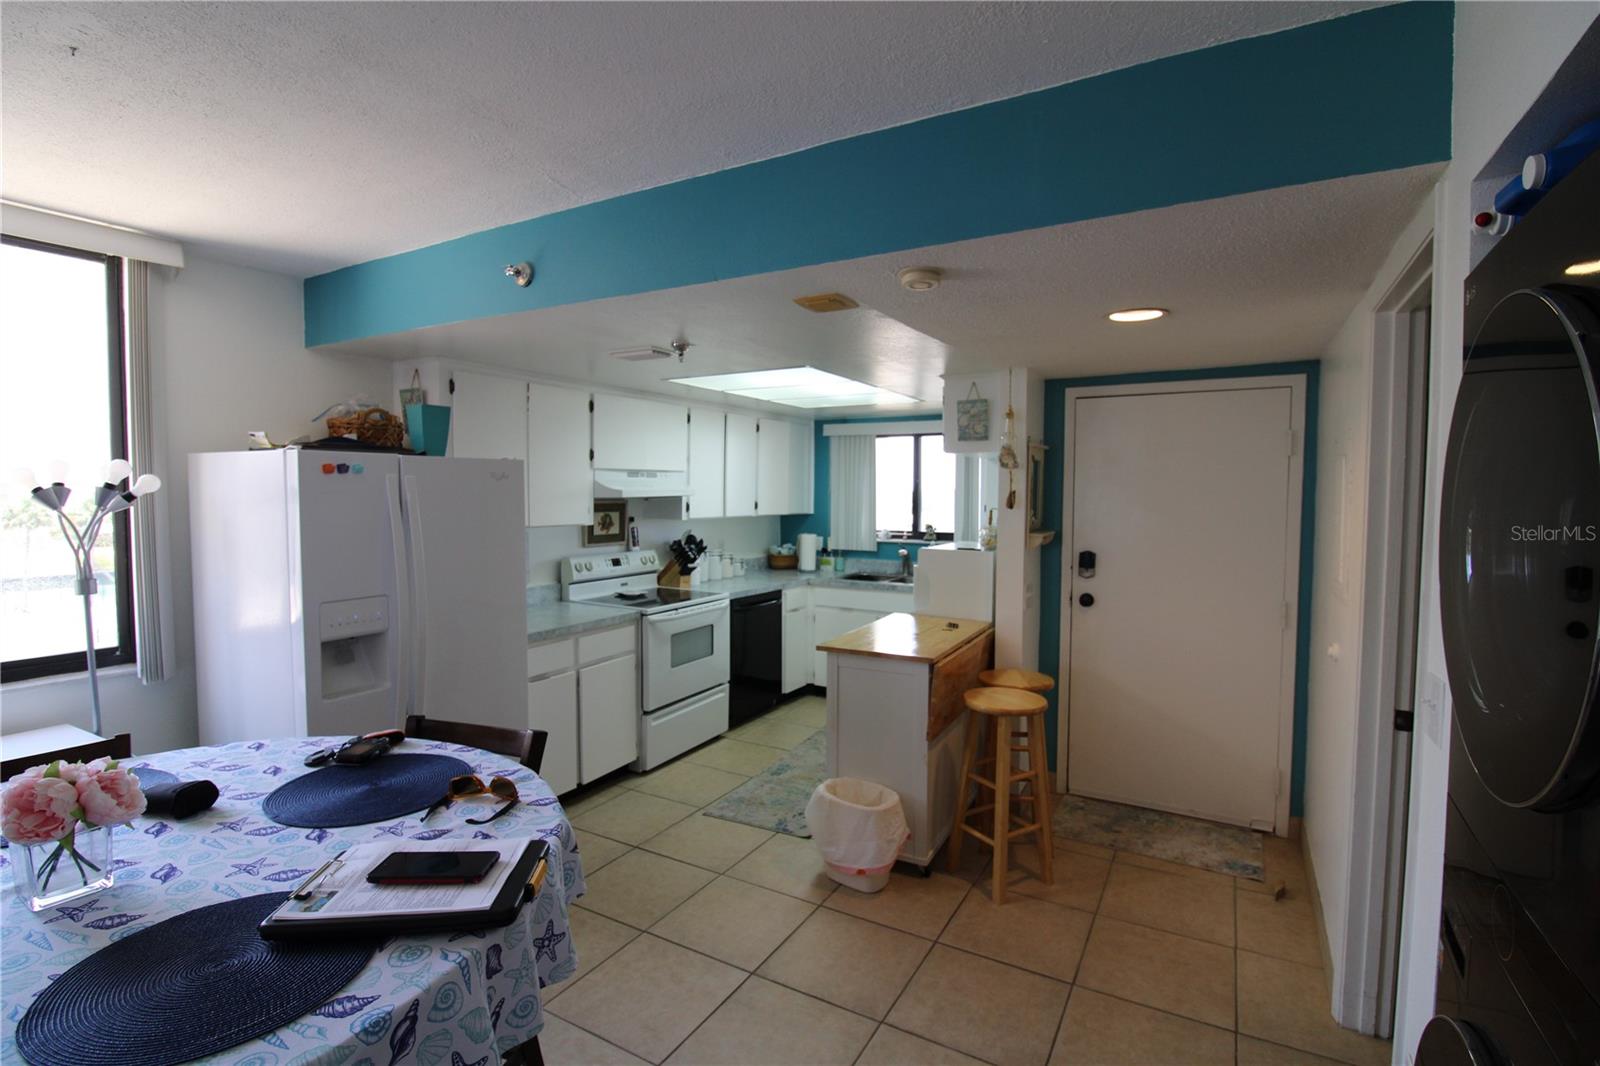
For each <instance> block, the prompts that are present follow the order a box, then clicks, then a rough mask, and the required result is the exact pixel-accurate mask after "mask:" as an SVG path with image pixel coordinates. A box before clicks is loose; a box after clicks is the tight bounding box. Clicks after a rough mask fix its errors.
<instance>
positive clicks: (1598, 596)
mask: <svg viewBox="0 0 1600 1066" xmlns="http://www.w3.org/2000/svg"><path fill="white" fill-rule="evenodd" d="M1597 343H1600V333H1597V331H1596V328H1595V318H1594V316H1593V312H1592V311H1590V309H1589V308H1588V307H1587V306H1586V305H1585V304H1584V303H1583V302H1581V298H1580V297H1578V296H1577V295H1576V294H1569V293H1566V292H1562V291H1554V290H1549V289H1537V290H1536V289H1524V290H1520V291H1517V292H1513V293H1511V294H1510V295H1508V296H1506V297H1504V298H1503V299H1502V300H1501V301H1500V302H1499V303H1498V304H1497V305H1495V307H1494V308H1493V310H1491V311H1490V312H1489V314H1488V315H1487V317H1486V318H1485V319H1484V322H1483V325H1482V327H1481V329H1480V330H1479V331H1478V334H1477V336H1476V337H1475V338H1474V339H1473V341H1472V346H1471V348H1470V349H1469V350H1468V352H1467V360H1466V366H1465V372H1464V376H1463V378H1462V382H1461V391H1460V393H1459V395H1458V396H1457V399H1456V407H1455V414H1454V417H1453V419H1452V422H1451V427H1450V442H1449V451H1448V454H1447V456H1446V459H1445V470H1444V499H1443V503H1442V512H1441V515H1440V520H1441V531H1440V546H1439V582H1440V598H1441V606H1442V610H1443V615H1444V646H1445V658H1446V663H1447V667H1448V671H1449V675H1450V688H1451V695H1452V698H1453V699H1454V701H1455V720H1456V723H1457V725H1458V726H1459V728H1460V730H1461V736H1462V739H1463V740H1464V742H1465V744H1466V748H1467V752H1468V754H1469V756H1470V757H1471V760H1472V765H1473V768H1474V769H1475V770H1476V772H1477V774H1478V776H1479V778H1481V779H1482V781H1483V783H1484V785H1485V786H1486V787H1487V788H1488V789H1489V791H1490V792H1491V793H1493V794H1494V796H1495V797H1496V798H1498V799H1499V800H1500V801H1501V802H1502V803H1506V804H1509V805H1510V806H1513V807H1532V808H1536V809H1540V810H1559V809H1562V808H1563V807H1566V806H1570V805H1572V804H1574V803H1576V802H1579V801H1581V800H1582V799H1583V798H1584V796H1585V793H1586V791H1587V790H1588V789H1589V788H1590V786H1591V785H1592V784H1593V783H1594V779H1595V776H1596V765H1597V763H1600V729H1597V728H1596V727H1595V721H1594V720H1595V708H1594V704H1595V693H1596V658H1595V653H1596V631H1597V629H1600V588H1597V582H1600V433H1597V429H1596V425H1597V423H1596V411H1597V407H1596V396H1595V371H1596V367H1595V362H1594V360H1595V357H1596V355H1597V354H1600V353H1597V352H1596V350H1595V346H1596V345H1597Z"/></svg>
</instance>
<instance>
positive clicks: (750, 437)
mask: <svg viewBox="0 0 1600 1066" xmlns="http://www.w3.org/2000/svg"><path fill="white" fill-rule="evenodd" d="M758 436H759V434H758V433H756V420H755V419H754V418H752V417H751V416H750V415H736V414H730V415H728V416H727V434H726V436H725V438H724V440H725V444H724V448H725V452H724V456H725V462H724V465H723V470H724V471H725V475H726V481H725V482H724V484H723V490H722V495H723V500H724V501H725V506H724V507H723V512H722V513H723V514H725V515H727V516H729V517H730V518H736V517H740V516H743V515H753V514H755V513H756V492H757V484H756V467H757V457H756V451H757V447H756V438H757V437H758ZM763 513H765V512H763Z"/></svg>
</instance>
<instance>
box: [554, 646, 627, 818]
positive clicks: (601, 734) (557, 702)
mask: <svg viewBox="0 0 1600 1066" xmlns="http://www.w3.org/2000/svg"><path fill="white" fill-rule="evenodd" d="M528 672H529V675H530V676H529V679H528V725H529V726H530V727H531V728H533V729H543V730H544V731H545V732H547V733H549V734H550V736H549V739H548V740H547V741H546V742H545V749H544V762H543V763H542V764H541V768H540V770H539V776H541V777H543V778H544V779H545V781H546V782H547V783H548V784H549V785H550V788H551V789H552V790H553V791H554V792H555V793H556V794H557V795H561V794H562V793H566V792H570V791H572V790H573V789H575V788H577V787H578V786H579V785H580V784H587V783H588V782H590V781H593V780H595V779H596V778H599V777H603V776H604V775H606V774H608V773H610V772H611V771H612V770H616V769H618V768H619V767H623V766H626V765H628V764H629V763H631V762H633V760H634V759H635V758H637V757H638V753H639V655H638V627H637V626H636V625H634V624H631V623H630V624H628V625H624V626H617V627H616V628H613V629H604V630H600V631H598V632H594V633H585V634H584V635H582V636H580V637H577V638H573V637H566V638H563V639H561V640H550V641H544V642H542V643H539V644H534V645H531V646H529V648H528Z"/></svg>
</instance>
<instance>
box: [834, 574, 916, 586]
mask: <svg viewBox="0 0 1600 1066" xmlns="http://www.w3.org/2000/svg"><path fill="white" fill-rule="evenodd" d="M844 579H845V580H846V581H868V582H871V583H872V584H875V585H909V584H911V579H910V578H909V577H906V576H904V575H902V574H846V575H844Z"/></svg>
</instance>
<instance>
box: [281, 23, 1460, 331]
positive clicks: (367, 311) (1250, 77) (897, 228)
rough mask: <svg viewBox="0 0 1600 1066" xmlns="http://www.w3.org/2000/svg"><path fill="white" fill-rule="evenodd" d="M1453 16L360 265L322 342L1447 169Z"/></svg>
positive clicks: (346, 282) (1227, 47)
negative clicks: (509, 275)
mask: <svg viewBox="0 0 1600 1066" xmlns="http://www.w3.org/2000/svg"><path fill="white" fill-rule="evenodd" d="M1453 19H1454V8H1453V6H1452V5H1451V4H1448V3H1407V4H1399V5H1394V6H1388V7H1381V8H1375V9H1372V10H1368V11H1362V12H1358V13H1355V14H1351V15H1346V16H1344V17H1342V18H1335V19H1328V20H1326V21H1322V22H1316V23H1313V24H1311V25H1307V26H1301V27H1297V28H1295V29H1290V30H1285V31H1283V32H1281V33H1275V34H1269V35H1266V36H1262V37H1252V38H1248V39H1245V40H1239V41H1231V42H1228V43H1226V44H1221V45H1217V46H1215V47H1212V48H1205V49H1201V50H1199V51H1196V52H1189V53H1186V54H1183V55H1176V56H1171V57H1168V58H1165V59H1160V60H1156V61H1153V62H1150V63H1144V64H1140V65H1138V66H1134V67H1129V68H1126V69H1123V70H1117V71H1112V72H1110V73H1107V74H1102V75H1099V76H1097V77H1092V78H1085V79H1083V80H1080V81H1075V82H1070V83H1068V84H1065V85H1060V86H1056V87H1054V88H1050V89H1044V90H1041V91H1038V92H1034V93H1029V94H1026V95H1024V96H1019V97H1014V98H1012V99H1008V100H1001V101H997V102H995V103H990V104H984V105H982V106H979V107H973V108H968V109H966V110H963V111H956V112H951V113H948V114H944V115H937V116H934V117H932V118H927V119H923V120H921V121H918V122H912V123H908V124H906V125H903V126H896V127H892V128H890V129H886V130H879V131H877V132H873V133H868V134H863V135H861V136H858V137H852V138H849V139H847V140H842V141H835V142H833V143H831V144H824V145H820V146H818V147H815V148H810V149H806V150H805V151H801V152H795V153H793V154H791V155H786V156H781V157H778V158H776V159H770V160H765V161H762V162H759V163H752V164H749V165H747V166H741V167H736V168H733V169H730V170H723V171H718V172H716V173H713V174H707V175H704V176H701V177H697V178H691V179H688V180H686V181H679V182H675V183H673V184H670V185H663V186H659V187H657V188H654V189H648V190H645V191H642V192H637V193H632V194H630V195H627V196H620V197H616V198H614V199H610V200H603V201H599V202H596V203H592V204H586V205H584V206H581V207H576V208H573V209H571V210H568V211H561V212H557V213H555V214H551V215H545V216H543V217H540V218H533V219H529V220H527V221H524V222H517V223H513V224H511V225H507V226H500V227H498V228H496V229H491V230H486V231H484V232H482V233H475V234H472V235H470V236H465V237H459V238H457V239H455V240H450V241H445V242H443V243H441V244H435V245H432V246H430V247H426V248H420V249H417V250H415V251H411V252H405V253H402V254H399V255H394V256H389V257H387V258H383V259H375V260H372V261H371V262H367V263H360V264H357V265H355V266H350V267H345V268H343V269H341V270H335V271H333V272H331V273H327V274H321V275H318V276H316V277H312V278H307V279H306V281H305V290H304V291H305V338H306V344H307V345H308V346H316V345H324V344H334V343H337V342H340V341H349V340H354V339H357V338H361V337H372V336H380V335H383V334H388V333H397V332H401V331H405V330H411V329H417V328H420V327H423V326H432V325H439V324H442V323H446V322H455V321H461V320H465V319H475V318H484V317H489V316H492V315H503V314H511V313H515V312H519V311H528V310H534V309H537V308H542V307H553V306H557V305H561V304H569V303H577V302H581V301H585V300H595V299H601V298H604V297H610V296H621V295H627V294H630V293H639V292H648V291H653V290H657V289H667V288H673V287H677V286H683V285H695V284H701V283H705V282H713V281H720V280H724V279H727V278H734V277H743V276H748V275H752V274H763V273H768V272H771V271H777V270H787V269H791V268H794V267H800V266H806V265H810V264H816V263H827V262H835V261H838V260H844V259H855V258H860V257H862V256H867V255H875V254H881V253H885V252H893V251H899V250H903V249H909V248H920V247H925V246H927V245H931V244H940V243H945V242H950V241H959V240H966V239H970V238H975V237H985V236H990V235H993V234H1000V233H1013V232H1017V231H1021V230H1028V229H1035V228H1038V227H1042V226H1053V225H1059V224H1062V223H1068V222H1076V221H1081V220H1083V219H1090V218H1101V217H1106V216H1109V215H1117V214H1124V213H1127V212H1132V211H1141V210H1146V209H1149V208H1155V207H1166V206H1169V205H1172V204H1178V203H1188V202H1193V201H1199V200H1208V199H1213V198H1216V197H1221V196H1232V195H1236V194H1240V193H1248V192H1255V191H1259V190H1263V189H1271V188H1279V187H1282V186H1287V185H1299V184H1304V183H1306V182H1313V181H1321V180H1325V179H1329V178H1338V177H1346V176H1349V175H1353V174H1367V173H1373V172H1376V171H1382V170H1393V169H1397V168H1400V167H1407V166H1413V165H1416V164H1421V163H1432V162H1438V161H1440V160H1444V159H1448V158H1449V155H1450V90H1451V51H1452V48H1451V46H1452V39H1451V30H1452V24H1453ZM522 260H530V261H532V262H533V264H534V266H535V269H536V271H537V276H536V277H535V279H534V282H533V285H532V286H531V287H529V288H526V289H523V288H519V287H517V286H516V285H513V284H511V283H510V282H509V281H507V280H506V279H505V278H504V277H503V276H502V273H501V272H502V268H503V267H504V266H505V264H507V263H515V262H519V261H522Z"/></svg>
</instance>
